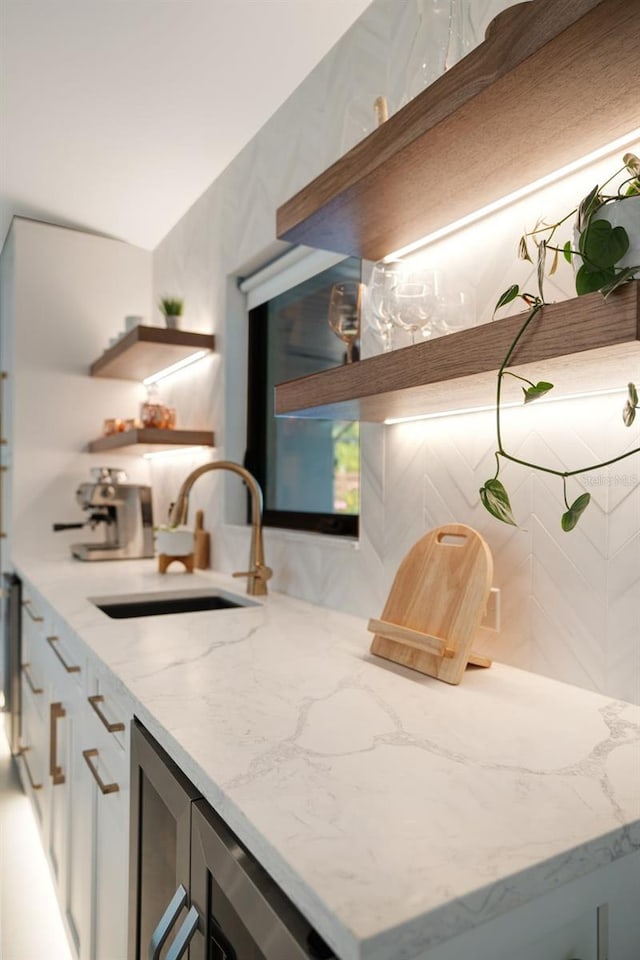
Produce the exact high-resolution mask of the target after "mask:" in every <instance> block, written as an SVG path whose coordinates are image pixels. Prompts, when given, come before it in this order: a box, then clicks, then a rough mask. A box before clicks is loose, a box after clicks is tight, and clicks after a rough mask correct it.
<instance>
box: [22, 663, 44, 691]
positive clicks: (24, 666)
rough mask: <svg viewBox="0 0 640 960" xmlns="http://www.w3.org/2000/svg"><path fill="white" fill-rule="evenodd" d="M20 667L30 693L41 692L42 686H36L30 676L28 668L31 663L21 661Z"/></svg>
mask: <svg viewBox="0 0 640 960" xmlns="http://www.w3.org/2000/svg"><path fill="white" fill-rule="evenodd" d="M20 669H21V670H22V672H23V673H24V677H25V680H26V681H27V683H28V684H29V688H30V689H31V693H42V692H43V690H42V687H36V685H35V683H34V682H33V679H32V677H31V673H30V672H29V671H30V669H31V664H30V663H23V664H22V666H21V667H20Z"/></svg>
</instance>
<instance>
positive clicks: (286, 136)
mask: <svg viewBox="0 0 640 960" xmlns="http://www.w3.org/2000/svg"><path fill="white" fill-rule="evenodd" d="M469 2H470V3H471V8H472V16H473V19H474V22H475V23H476V24H477V25H478V27H479V30H480V32H482V31H483V30H484V28H485V27H486V25H487V24H488V22H489V21H490V20H491V18H492V17H493V16H494V15H495V14H496V13H498V12H499V11H500V10H502V9H504V8H505V7H507V6H510V2H509V0H469ZM416 10H417V5H416V3H415V2H414V0H374V2H373V3H372V4H371V6H370V7H369V8H368V9H367V10H366V11H365V13H364V15H363V16H362V17H361V18H360V19H359V20H358V21H357V22H356V24H355V25H354V26H353V27H352V29H351V30H350V31H349V32H348V33H347V34H346V35H345V36H344V37H343V38H342V39H341V40H340V42H339V43H338V44H337V45H336V46H335V47H334V48H333V50H332V51H331V52H330V53H329V54H328V55H327V57H325V59H324V60H323V61H322V62H321V63H320V64H319V65H318V67H317V68H316V69H315V70H314V71H313V72H312V73H311V74H310V75H309V76H308V77H307V79H306V80H305V82H304V83H303V84H302V85H301V86H300V87H299V88H298V89H297V90H296V91H295V93H294V94H293V95H292V96H291V97H290V98H289V99H288V100H287V101H286V103H284V104H283V106H282V107H281V108H280V109H279V110H278V111H277V112H276V113H275V114H274V115H273V116H272V117H271V119H270V120H269V121H268V122H267V123H266V124H265V126H264V127H263V128H262V129H261V130H260V132H259V133H258V134H257V135H256V136H255V137H254V139H253V140H252V141H251V143H250V144H248V145H247V147H246V148H245V149H244V150H243V151H242V152H241V153H240V154H239V155H238V157H237V158H236V159H235V160H234V161H233V163H232V164H231V165H230V166H229V167H228V168H227V170H226V171H225V172H224V174H223V175H222V176H221V177H219V178H218V180H216V181H215V183H213V184H212V185H211V187H210V188H209V189H208V190H207V191H206V192H205V193H204V194H203V196H202V197H201V198H200V199H199V200H198V201H197V203H195V204H194V206H193V207H192V208H191V210H190V211H189V212H188V213H187V214H186V215H185V217H184V218H183V219H182V220H181V221H180V222H179V223H178V224H177V225H176V227H175V228H174V229H173V230H172V231H171V233H170V234H169V235H168V236H167V238H166V239H165V240H164V241H163V243H162V244H161V245H160V246H159V247H158V249H157V250H156V251H155V254H154V287H155V291H156V293H158V294H161V293H163V292H166V291H175V292H176V293H181V294H182V295H183V296H184V297H185V301H186V311H187V319H188V321H189V326H190V327H191V328H192V329H199V330H211V331H213V332H214V333H215V334H216V338H217V350H218V356H217V357H216V358H215V359H214V360H213V361H211V362H209V361H207V362H204V363H202V364H200V365H198V366H197V367H194V368H192V369H191V370H190V371H189V372H185V373H184V374H183V375H180V376H178V377H176V378H175V380H173V381H171V382H168V385H167V386H164V387H163V391H166V395H165V399H167V400H169V401H170V402H171V403H172V404H174V405H175V406H176V407H177V409H178V417H179V423H180V425H182V426H193V427H201V426H202V427H208V426H209V427H212V428H213V429H214V430H215V433H216V438H217V439H216V445H217V449H216V451H215V456H216V457H217V458H220V457H223V456H232V457H234V458H236V459H237V458H239V457H241V456H242V451H243V448H244V437H243V436H241V435H240V434H241V433H242V429H243V428H242V427H239V426H238V424H241V423H242V422H243V414H242V411H243V405H244V391H245V378H246V371H245V352H244V351H245V346H244V344H245V341H246V322H245V317H244V314H243V311H242V308H241V307H240V309H238V304H237V299H236V298H237V296H238V294H237V291H236V290H235V277H236V276H238V275H241V274H243V273H245V272H246V270H247V269H250V268H251V267H255V266H256V265H258V264H260V263H264V262H266V261H267V260H269V259H271V258H272V257H273V256H274V255H275V254H276V253H277V252H278V251H280V250H283V249H285V245H284V244H278V243H276V242H275V212H276V209H277V207H278V205H279V204H280V203H282V202H283V201H284V200H286V199H288V198H289V197H290V196H292V195H293V194H294V193H295V192H296V191H297V190H299V189H300V188H301V187H303V186H305V184H307V183H308V182H309V181H310V180H311V179H312V178H313V177H314V176H316V175H317V174H318V173H320V172H321V171H322V170H323V169H324V168H325V167H327V166H328V165H329V164H330V163H332V162H333V161H334V160H335V159H336V158H337V157H338V156H339V154H340V149H341V139H342V128H343V119H344V116H345V110H346V108H347V104H348V102H349V101H350V100H351V99H352V98H353V97H355V96H358V95H359V94H362V93H367V94H368V93H370V92H371V91H375V92H376V94H377V93H386V95H387V97H388V99H389V103H390V107H391V110H392V111H393V110H395V109H397V107H398V106H399V105H400V103H401V102H402V99H403V96H404V91H405V86H406V63H407V58H408V54H409V49H410V46H411V43H412V40H413V36H414V33H415V28H416ZM523 124H525V125H526V105H523ZM525 147H526V144H524V143H523V149H524V148H525ZM498 148H499V145H496V149H498ZM611 163H612V161H611V160H606V161H602V162H601V163H600V164H599V165H594V166H593V167H591V168H590V169H588V170H584V171H582V172H581V173H578V174H575V175H573V176H572V177H570V178H567V179H566V180H565V181H563V183H562V184H560V185H559V186H558V185H557V186H556V187H553V188H548V189H546V190H544V191H540V192H539V193H537V194H535V195H533V196H530V197H529V198H527V199H526V200H524V201H521V202H519V203H518V204H515V205H513V206H511V207H509V208H508V209H506V210H504V211H503V212H501V213H500V214H496V215H494V216H493V217H491V218H487V219H485V220H484V221H482V222H481V223H479V224H478V225H476V226H474V227H472V228H468V229H467V230H465V231H464V233H459V234H456V235H454V236H452V237H450V238H448V239H447V240H444V241H441V242H440V243H439V244H438V245H437V246H434V247H432V248H431V249H430V250H429V251H428V254H427V256H428V258H429V259H430V260H431V261H433V263H434V264H436V265H438V264H439V265H440V266H442V267H444V268H445V269H446V270H447V271H448V272H450V273H454V274H455V272H461V273H462V274H463V275H464V279H465V282H466V283H468V284H469V285H470V286H471V288H472V289H473V291H474V294H475V298H476V314H477V318H478V320H480V321H483V322H486V321H488V320H490V317H491V313H492V310H493V305H494V304H495V301H496V299H497V297H498V295H499V294H500V293H501V292H502V291H503V290H504V289H505V288H506V287H508V286H509V285H510V284H511V283H513V282H518V283H521V284H522V285H523V286H526V287H530V288H531V289H534V290H535V278H534V276H533V272H532V269H531V265H530V264H526V263H522V262H521V261H519V260H518V259H517V255H516V251H517V241H518V237H519V235H520V233H521V232H522V230H523V229H524V228H525V227H527V226H529V227H530V226H532V225H533V224H534V223H535V222H536V220H537V219H538V218H539V217H540V216H546V217H549V218H553V217H555V216H556V214H559V213H565V212H566V210H567V197H570V198H571V203H573V202H574V200H576V199H579V198H580V197H581V196H582V195H584V194H585V193H586V192H587V191H588V190H589V189H590V188H591V186H593V184H594V183H596V182H602V181H601V172H602V171H603V170H607V172H609V171H610V170H611V169H613V168H612V167H611ZM469 164H470V176H472V175H473V174H472V170H473V157H470V158H469ZM444 177H445V174H444V172H443V180H444ZM441 186H442V185H440V184H434V190H436V189H439V188H440V187H441ZM573 295H574V293H573V284H572V275H571V271H570V268H569V267H568V265H566V264H564V263H562V264H561V267H560V270H559V272H558V274H557V276H556V277H554V278H553V281H552V282H550V283H549V286H548V288H547V296H548V298H549V299H563V298H566V297H569V296H573ZM514 309H516V310H518V309H520V308H519V307H518V306H517V305H514ZM367 344H368V345H370V341H367ZM569 346H570V345H568V347H569ZM540 376H541V378H542V377H543V376H544V370H543V369H542V370H541V371H540ZM639 378H640V371H637V370H633V369H628V370H622V369H621V371H620V382H621V387H623V386H624V385H625V384H626V382H627V380H629V379H635V380H638V379H639ZM588 387H589V385H588V384H585V390H588ZM487 402H488V403H490V402H491V398H490V397H489V398H487ZM621 406H622V395H620V396H609V397H598V398H596V397H594V398H590V399H587V400H579V401H578V400H574V401H565V402H562V403H545V404H538V405H535V404H534V405H531V407H528V408H526V409H517V410H515V409H514V410H507V411H505V416H504V426H505V433H506V435H507V436H508V438H509V444H510V445H511V446H512V448H513V451H514V452H517V453H519V454H520V455H525V456H527V457H529V456H530V457H532V458H535V459H540V458H542V459H543V461H544V462H546V463H548V464H549V465H563V464H566V468H568V469H571V468H572V467H575V466H580V465H583V464H589V463H590V462H592V461H597V460H602V459H606V458H608V457H611V456H615V455H616V454H617V453H618V452H620V451H621V450H623V449H631V448H632V447H633V446H634V445H635V446H638V445H640V427H634V428H633V429H632V430H630V431H629V430H626V429H625V428H624V426H623V425H622V421H621V417H620V410H621ZM494 449H495V426H494V418H493V414H491V413H480V412H479V413H473V414H467V415H460V416H450V417H444V418H440V419H437V420H429V421H424V422H421V423H413V424H401V425H397V426H388V427H385V426H383V425H377V424H365V425H363V429H362V516H361V537H360V542H359V544H358V545H356V546H354V545H347V544H344V543H342V544H336V543H335V542H333V541H332V540H331V539H330V538H314V537H304V536H300V535H289V534H286V533H281V532H277V531H267V534H266V550H267V558H268V561H269V563H270V565H271V566H273V568H274V570H275V577H274V581H273V586H274V589H276V590H283V591H285V592H287V593H290V594H293V595H296V596H299V597H303V598H305V599H308V600H310V601H312V602H315V603H318V604H320V605H323V606H327V607H336V608H340V609H344V610H347V611H350V612H354V613H357V614H359V615H362V616H364V617H368V616H377V615H379V613H380V612H381V609H382V606H383V604H384V601H385V599H386V595H387V592H388V590H389V587H390V584H391V581H392V579H393V576H394V574H395V571H396V569H397V567H398V564H399V563H400V561H401V560H402V558H403V556H404V555H405V553H406V552H407V550H408V549H409V548H410V547H411V545H412V544H413V543H414V542H415V541H416V540H417V539H418V538H419V537H420V536H421V535H422V534H423V533H424V532H426V531H427V530H428V529H430V528H431V527H433V526H436V525H438V524H441V523H444V522H447V521H451V520H457V521H461V522H463V523H468V524H470V525H472V526H474V527H476V528H477V529H478V530H479V531H480V532H481V533H482V534H483V536H484V537H485V538H486V539H487V541H488V542H489V544H490V546H491V549H492V552H493V556H494V562H495V585H496V586H497V587H499V588H500V590H501V600H502V624H501V630H500V632H499V633H498V634H495V633H489V632H488V631H482V637H481V638H480V640H479V646H481V647H482V649H484V650H486V651H490V652H491V653H492V655H493V656H495V657H496V659H499V660H503V661H505V662H508V663H511V664H514V665H516V666H519V667H522V668H524V669H528V670H533V671H536V672H540V673H544V674H547V675H549V676H551V677H555V678H558V679H560V680H565V681H568V682H570V683H574V684H578V685H580V686H584V687H588V688H590V689H595V690H599V691H602V692H604V693H607V694H609V695H611V696H616V697H620V698H623V699H627V700H632V701H634V702H640V457H639V456H635V457H633V458H630V459H628V460H624V461H621V462H620V463H618V464H615V465H613V466H612V467H610V468H609V469H608V470H607V471H604V472H600V473H599V474H597V473H590V474H588V475H587V476H586V477H582V478H578V479H576V480H575V482H573V483H572V484H571V491H570V495H573V494H575V496H577V495H578V493H580V492H581V491H582V490H588V491H589V492H590V493H591V495H592V500H593V502H592V504H591V505H590V507H589V509H588V510H587V512H586V513H585V515H584V517H583V518H582V520H581V522H580V524H579V526H578V528H577V529H576V530H574V531H573V532H572V533H570V534H565V533H563V532H562V530H561V529H560V515H561V513H562V510H563V506H562V489H561V485H560V484H559V483H558V482H557V480H556V479H555V478H553V477H548V476H546V475H543V474H535V475H534V474H533V473H532V472H531V471H529V470H526V469H523V468H521V467H519V466H516V465H513V464H509V465H508V466H507V467H506V468H505V469H504V472H503V478H504V481H505V484H506V485H507V487H508V489H509V492H510V494H511V498H512V503H513V506H514V510H515V513H516V516H517V519H518V522H519V526H518V528H513V527H507V526H504V525H502V524H500V523H498V521H495V520H493V519H492V518H491V517H489V515H488V514H487V513H486V512H485V511H484V510H483V508H482V507H481V505H480V503H479V498H478V489H479V487H480V486H481V484H482V483H483V481H484V480H485V479H487V478H488V477H489V476H492V475H493V472H494V457H493V451H494ZM203 456H208V455H207V454H204V455H203ZM200 458H202V457H200ZM196 461H197V458H196V460H194V459H193V458H189V457H186V458H184V459H180V458H177V459H176V460H175V461H170V462H166V461H164V462H163V461H157V462H154V464H153V466H152V477H153V487H154V497H155V501H156V504H155V506H156V512H157V515H158V516H159V517H163V516H164V513H165V510H166V508H167V507H168V504H169V502H170V500H171V499H172V498H173V497H174V496H175V491H176V490H177V488H178V486H179V483H180V480H181V479H182V478H183V477H184V475H186V473H187V472H188V470H189V469H191V467H192V466H193V465H195V462H196ZM200 484H201V485H200ZM233 490H235V488H234V487H233V480H232V481H230V485H229V486H228V485H227V484H226V483H224V482H222V481H221V479H220V478H219V477H210V478H207V479H203V480H202V481H200V482H199V485H197V486H196V489H195V490H194V507H195V506H198V507H202V508H203V509H204V510H205V518H206V523H207V526H208V527H209V529H211V531H212V534H213V537H212V554H213V566H214V567H215V568H217V569H221V570H225V571H231V570H234V569H241V568H243V566H244V564H245V562H246V553H247V542H248V540H247V538H248V533H247V531H246V529H244V528H243V527H241V526H235V525H234V524H233V523H232V522H230V521H231V520H233V519H236V520H237V519H238V517H237V510H236V513H235V514H233V513H230V508H229V501H228V498H229V496H230V495H231V493H232V492H233ZM230 492H231V493H230ZM363 644H365V645H367V644H368V637H366V636H364V635H363ZM363 649H366V646H365V647H363Z"/></svg>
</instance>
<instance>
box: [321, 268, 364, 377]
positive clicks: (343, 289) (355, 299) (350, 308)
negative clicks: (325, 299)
mask: <svg viewBox="0 0 640 960" xmlns="http://www.w3.org/2000/svg"><path fill="white" fill-rule="evenodd" d="M362 288H363V284H362V283H359V282H358V281H357V280H343V281H342V282H341V283H334V285H333V286H332V288H331V295H330V297H329V326H330V327H331V329H332V330H333V332H334V333H335V335H336V336H337V337H339V338H340V339H341V340H342V341H343V343H346V345H347V357H346V362H347V363H352V362H353V345H354V343H355V342H356V340H357V339H358V337H359V336H360V315H361V306H362Z"/></svg>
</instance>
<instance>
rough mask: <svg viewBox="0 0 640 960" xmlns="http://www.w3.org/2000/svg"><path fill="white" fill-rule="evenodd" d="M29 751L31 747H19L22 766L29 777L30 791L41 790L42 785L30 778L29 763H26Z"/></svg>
mask: <svg viewBox="0 0 640 960" xmlns="http://www.w3.org/2000/svg"><path fill="white" fill-rule="evenodd" d="M29 750H31V747H22V746H21V747H20V756H21V757H22V759H23V760H24V766H25V769H26V771H27V776H28V777H29V783H30V784H31V789H32V790H42V784H41V783H36V782H35V781H34V779H33V777H32V776H31V770H30V769H29V762H28V761H27V753H28V752H29Z"/></svg>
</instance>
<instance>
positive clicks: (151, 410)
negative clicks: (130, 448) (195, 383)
mask: <svg viewBox="0 0 640 960" xmlns="http://www.w3.org/2000/svg"><path fill="white" fill-rule="evenodd" d="M140 419H141V420H142V426H143V427H146V428H147V429H149V428H152V429H158V430H174V429H175V426H176V411H175V409H174V408H173V407H168V406H167V405H166V404H164V403H162V402H161V401H160V398H159V396H158V389H157V387H156V386H155V385H154V384H152V385H151V386H149V387H147V399H146V400H145V401H144V403H143V404H142V407H141V409H140Z"/></svg>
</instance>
